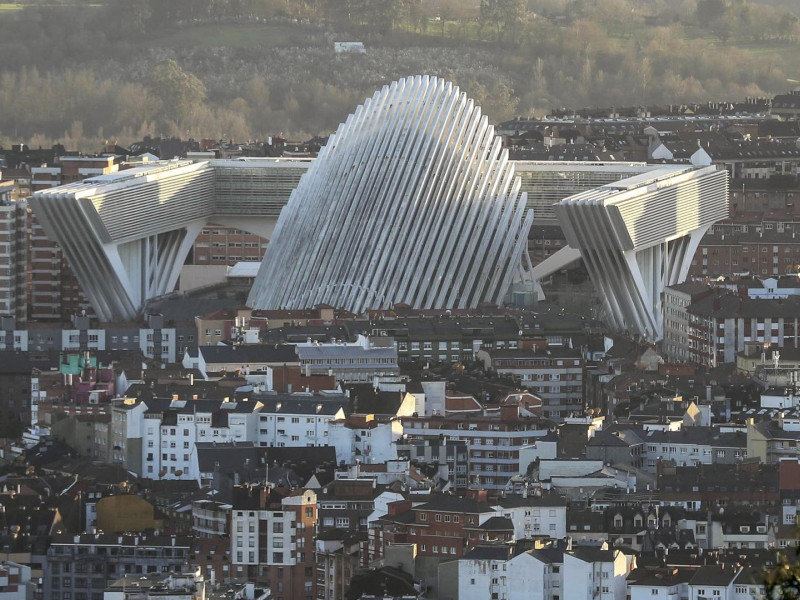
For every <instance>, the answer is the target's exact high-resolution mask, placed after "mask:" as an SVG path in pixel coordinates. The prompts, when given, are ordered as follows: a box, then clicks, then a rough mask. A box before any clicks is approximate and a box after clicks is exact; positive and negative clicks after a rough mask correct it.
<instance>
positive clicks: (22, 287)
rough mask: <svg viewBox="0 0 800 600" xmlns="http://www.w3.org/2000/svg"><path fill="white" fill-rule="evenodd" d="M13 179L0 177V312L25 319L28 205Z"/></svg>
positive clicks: (18, 318)
mask: <svg viewBox="0 0 800 600" xmlns="http://www.w3.org/2000/svg"><path fill="white" fill-rule="evenodd" d="M14 188H15V186H14V182H13V181H2V179H0V264H2V265H3V268H2V269H1V270H0V315H4V316H10V317H13V318H15V319H16V320H17V321H19V322H21V323H24V322H25V320H26V318H27V313H28V311H27V301H28V298H27V281H28V278H27V268H28V265H27V260H28V233H27V221H28V206H27V202H26V201H25V200H24V199H17V198H14V197H12V196H14V195H15V194H14Z"/></svg>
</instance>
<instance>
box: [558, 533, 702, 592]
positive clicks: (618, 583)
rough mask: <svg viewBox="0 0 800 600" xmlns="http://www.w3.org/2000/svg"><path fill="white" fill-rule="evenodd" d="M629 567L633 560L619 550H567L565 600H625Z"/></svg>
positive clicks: (580, 548)
mask: <svg viewBox="0 0 800 600" xmlns="http://www.w3.org/2000/svg"><path fill="white" fill-rule="evenodd" d="M630 565H631V563H630V557H628V556H626V555H625V554H624V553H623V552H622V551H621V550H617V549H614V550H603V549H598V548H591V547H580V546H579V547H576V548H573V549H572V550H568V551H567V552H565V553H564V595H563V598H564V599H565V600H566V599H568V598H596V599H598V600H625V598H626V595H627V584H626V578H627V576H628V573H630ZM693 600H694V599H693Z"/></svg>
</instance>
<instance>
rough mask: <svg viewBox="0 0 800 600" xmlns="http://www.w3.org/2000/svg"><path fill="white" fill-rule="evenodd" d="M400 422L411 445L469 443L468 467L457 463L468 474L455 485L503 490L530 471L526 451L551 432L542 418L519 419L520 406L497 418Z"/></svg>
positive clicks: (404, 419) (433, 418) (461, 475)
mask: <svg viewBox="0 0 800 600" xmlns="http://www.w3.org/2000/svg"><path fill="white" fill-rule="evenodd" d="M400 420H401V422H402V424H403V432H404V434H405V436H406V438H407V440H408V441H409V442H411V443H414V442H415V441H417V440H428V441H431V440H437V439H447V440H452V441H463V442H466V444H467V446H468V448H469V456H468V467H467V466H465V465H455V464H454V467H455V468H458V469H461V470H463V471H465V472H464V473H458V472H456V485H457V486H462V485H466V484H467V482H469V483H475V484H478V485H480V486H481V487H483V488H485V489H488V490H501V489H504V488H505V486H506V484H507V483H508V480H509V479H510V478H511V477H513V476H514V475H517V474H519V473H520V472H522V471H524V470H525V469H527V467H528V465H527V462H526V461H525V458H524V457H525V453H524V451H523V450H524V448H525V447H527V446H530V445H532V444H533V443H534V442H536V441H537V440H543V439H544V438H545V437H546V436H547V435H548V433H549V429H548V427H547V425H546V424H544V423H543V422H542V421H541V420H540V419H538V418H533V417H520V412H519V406H514V405H504V406H502V407H501V409H500V414H499V415H497V416H486V415H470V414H466V415H452V416H428V417H419V416H417V417H414V416H411V417H401V419H400ZM450 456H454V455H451V454H448V455H447V457H448V458H450ZM454 460H455V459H454ZM523 463H525V464H523Z"/></svg>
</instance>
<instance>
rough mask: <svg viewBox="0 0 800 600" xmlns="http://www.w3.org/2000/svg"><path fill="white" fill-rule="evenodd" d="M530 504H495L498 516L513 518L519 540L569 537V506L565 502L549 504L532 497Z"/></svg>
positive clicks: (516, 536) (515, 533)
mask: <svg viewBox="0 0 800 600" xmlns="http://www.w3.org/2000/svg"><path fill="white" fill-rule="evenodd" d="M531 500H532V502H531V503H530V504H527V505H526V504H524V501H523V503H522V505H520V506H503V505H502V503H501V504H500V505H497V506H493V507H492V508H494V509H495V511H497V512H496V514H497V516H501V517H506V518H509V519H511V522H512V523H514V537H515V538H516V539H518V540H520V539H524V538H532V537H538V536H543V535H546V536H549V537H551V538H555V539H559V540H562V539H564V538H565V537H567V507H566V505H565V504H564V503H553V504H547V503H545V502H539V501H538V500H539V499H536V498H532V499H531Z"/></svg>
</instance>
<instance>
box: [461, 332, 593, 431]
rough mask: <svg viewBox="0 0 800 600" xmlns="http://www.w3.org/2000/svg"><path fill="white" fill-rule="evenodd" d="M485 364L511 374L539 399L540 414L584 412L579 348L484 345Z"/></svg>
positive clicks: (481, 353)
mask: <svg viewBox="0 0 800 600" xmlns="http://www.w3.org/2000/svg"><path fill="white" fill-rule="evenodd" d="M476 358H477V359H478V360H482V361H483V363H484V366H485V367H486V368H487V369H489V368H491V369H493V370H495V371H496V372H497V373H499V374H501V375H511V376H513V377H514V378H515V379H517V380H519V382H520V384H521V385H522V386H524V387H526V388H528V389H529V390H531V391H532V392H533V393H535V394H536V395H537V396H539V397H540V398H541V399H542V416H544V417H546V418H548V419H552V420H554V421H563V420H564V419H566V418H567V417H569V416H575V415H580V414H582V413H583V367H584V360H583V357H582V356H581V353H580V352H579V351H578V350H573V349H571V348H567V347H563V346H549V347H547V348H546V349H543V350H539V351H532V350H522V349H519V348H517V349H498V348H493V349H492V348H483V349H481V350H479V351H478V352H477V353H476Z"/></svg>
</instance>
